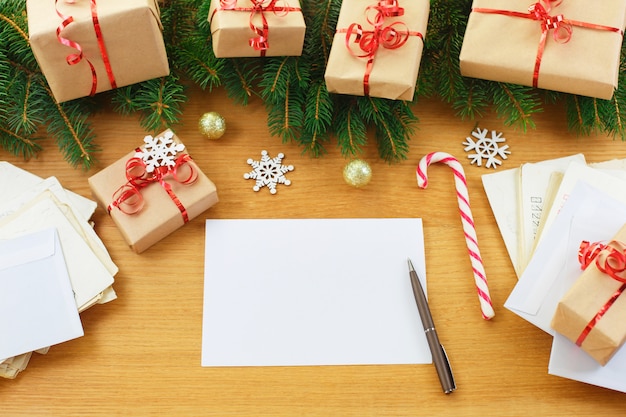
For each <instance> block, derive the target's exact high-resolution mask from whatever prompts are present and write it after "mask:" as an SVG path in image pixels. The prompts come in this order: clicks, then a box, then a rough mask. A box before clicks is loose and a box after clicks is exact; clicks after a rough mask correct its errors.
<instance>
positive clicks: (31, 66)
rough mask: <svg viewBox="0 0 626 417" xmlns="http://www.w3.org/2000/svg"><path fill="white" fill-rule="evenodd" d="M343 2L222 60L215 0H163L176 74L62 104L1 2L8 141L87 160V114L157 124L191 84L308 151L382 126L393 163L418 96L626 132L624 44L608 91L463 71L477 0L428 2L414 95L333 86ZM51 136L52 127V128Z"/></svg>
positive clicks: (504, 116)
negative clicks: (292, 36)
mask: <svg viewBox="0 0 626 417" xmlns="http://www.w3.org/2000/svg"><path fill="white" fill-rule="evenodd" d="M341 4H342V1H341V0H315V1H314V0H301V2H300V5H301V8H302V12H303V15H304V18H305V22H306V36H305V41H304V46H303V53H302V56H299V57H267V58H261V57H257V58H216V57H215V55H214V53H213V50H212V46H211V42H212V34H211V26H210V16H209V7H210V0H186V1H174V0H166V1H164V2H162V3H161V22H162V24H163V37H164V40H165V45H166V49H167V54H168V59H169V63H170V68H171V74H170V75H169V76H167V77H161V78H157V79H153V80H147V81H145V82H142V83H138V84H135V85H132V86H127V87H122V88H118V89H116V90H114V91H109V92H105V93H100V94H99V95H98V96H97V97H96V99H95V100H94V98H90V97H85V98H82V99H76V100H72V101H71V102H68V103H62V104H58V103H57V102H56V101H55V99H54V97H53V95H52V93H51V91H50V88H49V87H48V85H47V81H46V79H45V77H44V76H43V74H42V72H41V70H40V68H39V66H38V64H37V61H36V60H35V58H34V55H33V53H32V51H31V48H30V43H29V39H28V25H27V20H26V19H27V16H26V10H25V2H24V0H0V101H1V102H2V103H3V105H2V106H0V146H1V147H2V148H3V149H5V150H6V151H7V152H10V153H13V154H15V155H21V156H23V157H24V158H32V157H35V156H36V155H37V154H38V153H39V152H41V150H42V145H41V144H42V143H43V142H42V139H44V137H42V132H47V135H48V136H49V137H52V138H54V140H55V143H56V144H57V146H58V148H59V150H60V152H62V153H63V155H64V157H65V159H66V160H67V161H68V163H70V164H71V165H72V166H76V167H82V168H84V169H89V168H90V167H91V166H92V164H93V162H94V161H95V160H96V155H97V153H98V151H99V149H100V148H99V146H98V144H97V140H96V139H97V138H96V135H95V132H94V131H93V129H92V128H91V125H90V122H89V120H90V117H91V115H92V114H94V112H95V111H97V110H98V108H100V107H102V106H105V107H106V106H111V107H112V108H113V110H114V111H116V112H118V113H120V114H138V115H139V120H140V124H141V126H142V127H143V128H145V129H146V130H148V131H152V132H153V133H154V132H156V131H158V130H161V129H164V128H168V127H175V126H176V125H177V124H178V123H180V120H181V119H182V116H183V113H184V107H185V103H186V101H187V97H186V88H187V86H188V85H189V83H192V84H194V85H196V86H198V87H199V88H201V89H203V90H207V91H209V92H210V91H212V90H213V89H215V88H223V89H225V90H226V93H227V95H228V96H229V97H230V98H231V99H232V100H233V101H234V102H235V103H238V104H240V105H244V106H245V105H247V104H248V103H249V101H250V100H251V99H253V98H258V99H260V100H262V101H263V102H264V104H265V106H266V109H267V126H268V131H269V132H270V133H271V134H272V135H274V136H276V137H277V138H278V139H279V140H282V141H283V142H294V143H296V144H298V145H299V146H300V147H301V148H302V151H303V152H304V153H307V154H310V155H311V156H314V157H318V156H322V155H323V154H324V153H325V152H326V150H327V147H328V146H329V143H331V141H333V140H334V141H336V146H338V147H339V148H340V150H341V154H342V155H343V156H344V157H345V158H348V159H349V158H354V157H356V156H358V155H359V154H361V153H362V152H363V149H364V147H366V146H368V140H369V139H370V138H369V133H368V132H372V131H373V132H374V134H373V139H374V141H375V144H376V147H377V149H378V153H379V155H380V157H381V158H383V159H384V160H386V161H388V162H390V163H393V162H396V161H399V160H402V159H404V158H406V157H407V154H408V152H409V146H408V144H409V141H410V140H420V138H419V136H416V135H415V130H416V129H415V128H416V126H417V124H418V123H419V119H418V115H417V114H416V113H414V109H415V107H414V104H415V103H416V102H417V100H419V99H420V98H431V99H439V100H442V101H443V102H445V103H448V104H449V105H450V106H451V108H452V109H453V110H454V111H455V112H456V114H457V116H458V117H459V118H460V119H470V120H472V119H479V118H481V117H482V116H483V115H484V114H485V113H486V112H487V111H488V110H489V109H493V110H494V111H495V112H496V114H497V116H498V117H499V118H500V119H501V120H502V121H503V123H504V124H505V125H510V126H515V127H519V128H521V129H522V130H523V131H525V130H527V129H534V128H540V126H535V121H534V115H535V114H536V113H538V112H540V111H542V109H543V108H544V106H545V105H546V104H550V105H555V104H556V105H562V106H564V109H565V115H566V116H565V117H566V118H567V123H568V128H569V129H570V130H571V131H573V132H576V133H578V134H579V135H581V136H582V135H592V134H598V133H603V134H608V135H610V136H613V137H616V138H620V139H622V140H624V139H626V61H625V52H626V45H623V46H622V48H623V50H622V54H621V63H620V73H619V83H618V88H617V89H616V90H615V94H614V96H613V98H612V99H611V100H600V99H594V98H589V97H582V96H576V95H571V94H565V93H557V92H552V91H544V90H540V89H534V88H530V87H524V86H519V85H512V84H506V83H499V82H494V81H488V80H482V79H475V78H468V77H464V76H462V75H461V73H460V65H459V54H460V50H461V46H462V44H463V38H464V35H465V30H466V27H467V20H468V16H469V13H470V10H471V6H472V0H431V1H430V15H429V22H428V30H427V33H426V36H425V39H424V50H423V54H422V59H421V66H420V71H419V77H418V80H417V87H416V92H415V95H414V100H413V101H394V100H386V99H380V98H371V97H362V96H351V95H343V94H332V93H329V92H328V90H327V88H326V84H325V82H324V72H325V69H326V64H327V62H328V57H329V54H330V48H331V45H332V42H333V41H334V37H335V29H336V24H337V19H338V17H339V12H340V10H341ZM44 134H45V133H44Z"/></svg>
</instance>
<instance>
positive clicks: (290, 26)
mask: <svg viewBox="0 0 626 417" xmlns="http://www.w3.org/2000/svg"><path fill="white" fill-rule="evenodd" d="M208 20H209V22H210V23H211V34H212V43H213V53H214V54H215V56H216V57H218V58H235V57H257V56H299V55H302V46H303V45H304V34H305V32H306V25H305V23H304V16H303V14H302V9H301V8H300V2H299V1H298V0H211V6H210V9H209V16H208Z"/></svg>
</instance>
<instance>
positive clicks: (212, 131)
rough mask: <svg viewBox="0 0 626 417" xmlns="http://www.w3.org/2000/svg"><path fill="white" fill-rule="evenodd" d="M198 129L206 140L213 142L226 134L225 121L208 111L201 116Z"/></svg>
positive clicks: (217, 114) (218, 115)
mask: <svg viewBox="0 0 626 417" xmlns="http://www.w3.org/2000/svg"><path fill="white" fill-rule="evenodd" d="M198 127H199V129H200V133H202V134H203V135H204V136H206V138H207V139H211V140H215V139H219V138H221V137H222V135H223V134H224V132H226V120H224V118H223V117H222V115H220V114H219V113H217V112H214V111H210V112H208V113H204V114H203V115H202V117H201V118H200V122H198Z"/></svg>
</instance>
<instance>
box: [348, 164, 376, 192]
mask: <svg viewBox="0 0 626 417" xmlns="http://www.w3.org/2000/svg"><path fill="white" fill-rule="evenodd" d="M343 179H344V180H346V182H347V183H348V184H350V185H352V186H353V187H357V188H359V187H363V186H364V185H367V183H369V182H370V180H371V179H372V168H370V165H369V164H368V163H367V162H365V161H363V160H361V159H355V160H353V161H351V162H349V163H348V164H347V165H346V166H345V167H344V169H343Z"/></svg>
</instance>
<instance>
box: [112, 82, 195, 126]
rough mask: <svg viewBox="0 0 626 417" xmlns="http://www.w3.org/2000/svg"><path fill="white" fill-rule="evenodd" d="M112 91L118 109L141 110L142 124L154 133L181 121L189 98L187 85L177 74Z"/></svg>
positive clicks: (120, 110) (124, 112)
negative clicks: (185, 91)
mask: <svg viewBox="0 0 626 417" xmlns="http://www.w3.org/2000/svg"><path fill="white" fill-rule="evenodd" d="M112 94H113V97H112V99H111V100H112V103H113V105H114V110H115V111H117V112H119V113H121V114H133V113H138V114H139V115H140V124H141V126H142V127H143V128H145V129H146V130H148V131H151V132H159V131H162V130H164V129H166V128H169V127H172V126H173V125H175V124H176V123H178V121H179V120H180V116H181V115H182V112H183V110H182V107H183V104H184V103H185V102H186V101H187V97H186V96H185V94H184V86H183V85H182V84H181V83H180V82H179V79H178V77H177V76H176V75H174V74H170V75H169V76H167V77H161V78H155V79H152V80H148V81H144V82H142V83H138V84H134V85H131V86H127V87H122V88H118V89H116V90H115V91H113V92H112Z"/></svg>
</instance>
